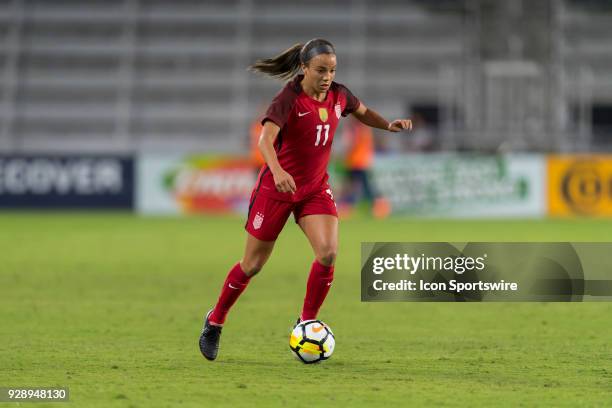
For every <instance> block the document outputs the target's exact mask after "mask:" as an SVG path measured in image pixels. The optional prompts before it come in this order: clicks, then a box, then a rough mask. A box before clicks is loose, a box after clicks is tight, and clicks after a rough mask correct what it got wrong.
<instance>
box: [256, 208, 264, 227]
mask: <svg viewBox="0 0 612 408" xmlns="http://www.w3.org/2000/svg"><path fill="white" fill-rule="evenodd" d="M263 220H264V216H263V214H262V213H260V212H258V213H257V214H255V218H253V228H255V229H256V230H258V229H260V228H261V224H262V223H263Z"/></svg>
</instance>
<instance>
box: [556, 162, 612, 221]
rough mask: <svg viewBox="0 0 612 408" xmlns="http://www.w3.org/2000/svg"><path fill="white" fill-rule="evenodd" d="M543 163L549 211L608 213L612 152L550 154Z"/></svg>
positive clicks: (611, 210)
mask: <svg viewBox="0 0 612 408" xmlns="http://www.w3.org/2000/svg"><path fill="white" fill-rule="evenodd" d="M547 167H548V183H547V184H548V213H549V215H553V216H572V215H578V216H611V215H612V155H551V156H549V157H548V163H547Z"/></svg>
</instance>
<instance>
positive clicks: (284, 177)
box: [257, 120, 297, 193]
mask: <svg viewBox="0 0 612 408" xmlns="http://www.w3.org/2000/svg"><path fill="white" fill-rule="evenodd" d="M279 132H280V127H278V125H277V124H276V123H274V122H272V121H270V120H268V121H266V122H265V123H264V125H263V129H262V130H261V136H259V142H258V144H257V146H258V147H259V150H260V151H261V154H262V156H263V157H264V160H265V161H266V164H267V165H268V167H269V168H270V171H271V172H272V177H274V185H275V186H276V189H277V190H278V191H280V192H281V193H289V192H291V193H295V192H296V190H297V187H296V185H295V181H294V180H293V177H291V174H289V173H287V172H286V171H285V170H283V168H282V167H281V165H280V163H279V162H278V157H277V156H276V150H274V142H275V141H276V138H277V136H278V133H279Z"/></svg>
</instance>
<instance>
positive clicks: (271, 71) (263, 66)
mask: <svg viewBox="0 0 612 408" xmlns="http://www.w3.org/2000/svg"><path fill="white" fill-rule="evenodd" d="M335 53H336V50H335V49H334V46H333V45H332V43H330V42H329V41H327V40H324V39H322V38H315V39H312V40H310V41H308V42H307V43H306V44H305V45H303V44H295V45H294V46H292V47H291V48H287V49H286V50H285V51H283V52H281V53H280V54H278V55H277V56H276V57H273V58H264V59H259V60H257V61H256V62H255V63H254V64H253V65H251V66H249V69H250V70H251V71H254V72H261V73H263V74H266V75H269V76H271V77H273V78H280V79H291V78H292V77H293V76H294V75H295V74H297V73H298V72H299V71H300V67H301V65H302V64H306V63H308V61H310V60H311V59H312V58H313V57H315V56H317V55H319V54H335Z"/></svg>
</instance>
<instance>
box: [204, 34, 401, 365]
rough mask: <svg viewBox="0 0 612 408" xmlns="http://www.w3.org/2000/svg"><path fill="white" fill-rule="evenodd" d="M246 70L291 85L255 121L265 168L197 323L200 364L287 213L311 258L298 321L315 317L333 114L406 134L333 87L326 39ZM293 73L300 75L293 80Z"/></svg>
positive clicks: (320, 293)
mask: <svg viewBox="0 0 612 408" xmlns="http://www.w3.org/2000/svg"><path fill="white" fill-rule="evenodd" d="M250 68H251V70H253V71H257V72H261V73H264V74H267V75H270V76H272V77H276V78H282V79H291V81H289V82H288V83H287V84H286V85H285V87H284V88H283V89H282V90H281V91H280V92H279V93H278V94H277V95H276V97H275V98H274V100H273V101H272V104H271V105H270V107H269V108H268V110H267V111H266V114H265V116H264V118H263V120H262V125H263V129H262V132H261V136H260V138H259V149H260V150H261V153H262V155H263V157H264V159H265V161H266V164H265V165H264V166H263V167H262V169H261V171H260V172H259V176H258V178H257V183H256V185H255V188H254V189H253V193H252V194H251V201H250V205H249V212H248V217H247V222H246V225H245V229H246V230H247V232H248V234H247V240H246V249H245V252H244V256H243V257H242V260H241V261H240V262H238V263H236V264H235V265H234V266H233V267H232V269H231V270H230V271H229V273H228V275H227V278H226V279H225V283H224V284H223V288H222V289H221V294H220V295H219V299H218V300H217V303H216V305H215V307H214V308H213V309H211V310H210V311H209V312H208V313H207V315H206V318H205V319H204V328H203V329H202V334H201V336H200V342H199V343H200V351H201V352H202V354H203V355H204V357H206V358H207V359H208V360H214V359H215V358H216V357H217V353H218V351H219V338H220V335H221V328H222V327H223V323H224V322H225V318H226V316H227V314H228V312H229V310H230V308H231V307H232V305H233V304H234V303H235V302H236V300H237V299H238V297H239V296H240V294H241V293H242V292H243V291H244V289H245V288H246V287H247V285H248V284H249V281H250V279H251V278H252V277H253V275H255V274H256V273H257V272H259V271H260V270H261V268H262V267H263V266H264V264H265V263H266V261H267V260H268V258H269V257H270V254H271V253H272V249H273V248H274V242H275V241H276V238H277V237H278V234H279V233H280V232H281V230H282V229H283V227H284V225H285V222H286V221H287V219H288V217H289V215H290V214H291V213H293V216H294V218H295V221H296V222H297V224H298V225H299V226H300V228H301V229H302V231H304V234H305V235H306V237H307V238H308V241H309V242H310V245H311V246H312V249H313V251H314V256H315V260H314V262H313V264H312V267H311V269H310V275H309V277H308V282H307V284H306V297H305V298H304V305H303V308H302V313H301V315H300V317H299V319H298V321H299V320H310V319H315V318H316V316H317V313H318V312H319V308H320V307H321V305H322V304H323V301H324V300H325V297H326V296H327V292H328V291H329V287H330V285H331V284H332V280H333V276H334V261H335V259H336V248H337V246H338V243H337V241H338V218H337V213H336V204H335V202H334V198H333V195H332V192H331V189H330V187H329V184H328V183H327V179H328V174H327V165H328V163H329V156H330V152H331V145H332V141H333V139H334V133H335V131H336V127H337V126H338V122H339V121H340V116H347V115H348V114H353V115H354V116H355V117H356V118H357V119H359V120H360V121H361V122H363V123H364V124H366V125H368V126H371V127H375V128H378V129H385V130H388V131H390V132H399V131H402V130H404V129H412V122H411V121H410V120H408V119H397V120H394V121H393V122H388V121H387V120H385V119H384V118H383V117H382V116H380V115H379V114H378V113H376V112H374V111H373V110H371V109H369V108H367V107H366V106H365V105H364V104H363V103H361V102H360V101H359V99H357V98H356V97H355V96H353V94H352V93H351V92H350V91H349V90H348V89H347V88H346V87H345V86H344V85H341V84H339V83H336V82H334V77H335V75H336V53H335V50H334V47H333V45H332V44H331V43H330V42H329V41H326V40H323V39H313V40H310V41H308V42H307V43H306V44H305V45H302V44H296V45H294V46H293V47H291V48H289V49H287V50H286V51H284V52H283V53H281V54H279V55H278V56H276V57H274V58H269V59H263V60H259V61H257V62H256V63H255V64H254V65H252V66H251V67H250ZM300 69H301V70H302V71H303V75H296V74H298V72H299V71H300Z"/></svg>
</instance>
